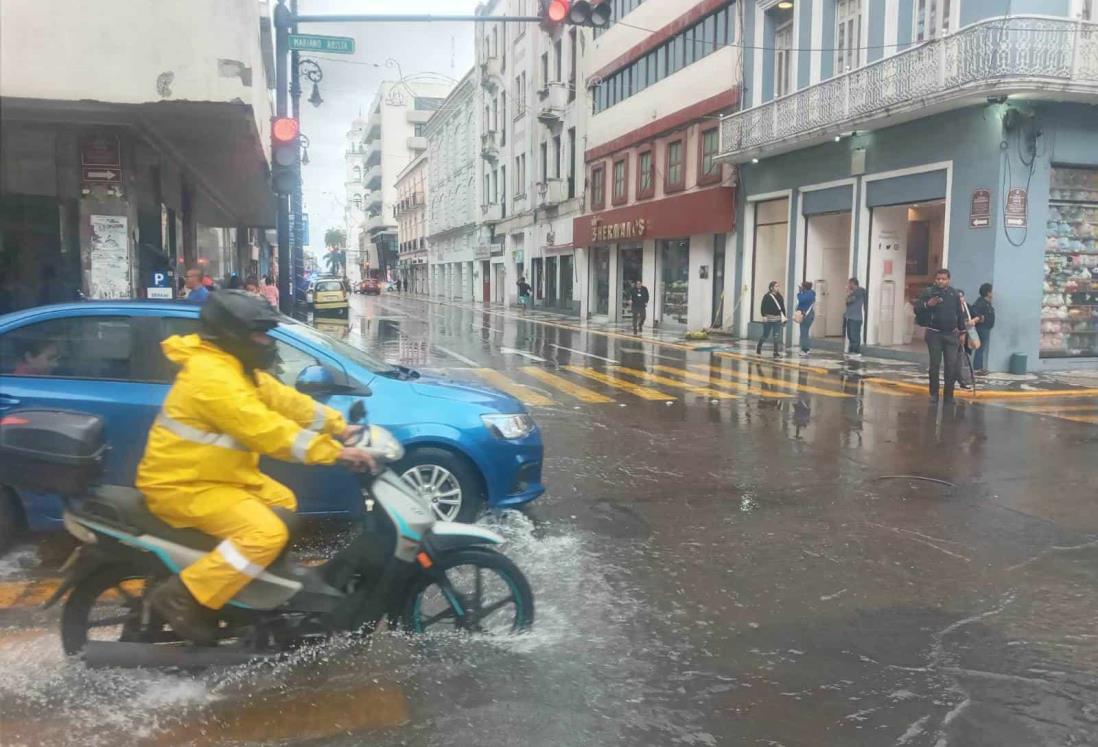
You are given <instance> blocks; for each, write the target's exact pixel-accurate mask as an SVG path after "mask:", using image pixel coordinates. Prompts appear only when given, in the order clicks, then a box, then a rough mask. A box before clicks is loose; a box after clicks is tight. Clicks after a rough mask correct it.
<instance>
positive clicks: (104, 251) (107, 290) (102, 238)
mask: <svg viewBox="0 0 1098 747" xmlns="http://www.w3.org/2000/svg"><path fill="white" fill-rule="evenodd" d="M127 234H128V231H127V220H126V216H124V215H93V216H91V251H90V252H89V256H88V259H89V265H90V267H89V268H88V277H89V281H88V290H89V291H90V297H91V298H99V299H112V298H129V297H130V287H131V282H130V248H129V240H128V238H127Z"/></svg>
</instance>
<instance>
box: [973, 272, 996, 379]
mask: <svg viewBox="0 0 1098 747" xmlns="http://www.w3.org/2000/svg"><path fill="white" fill-rule="evenodd" d="M970 311H971V312H972V321H974V322H975V323H976V332H977V333H978V334H979V335H980V347H978V348H976V355H975V356H973V361H972V367H973V368H975V369H976V373H978V374H980V375H981V376H983V375H984V374H986V373H987V346H988V343H989V342H990V341H991V328H992V327H994V326H995V307H994V306H992V305H991V283H984V284H983V285H981V286H980V297H979V298H978V299H976V303H974V304H972V306H971V307H970Z"/></svg>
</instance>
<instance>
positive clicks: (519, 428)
mask: <svg viewBox="0 0 1098 747" xmlns="http://www.w3.org/2000/svg"><path fill="white" fill-rule="evenodd" d="M480 419H481V420H483V421H484V425H485V426H486V427H487V428H488V430H490V431H492V433H493V434H494V435H495V436H497V437H499V438H507V439H514V438H524V437H526V436H529V435H530V434H531V433H532V432H533V430H534V428H535V427H536V426H535V425H534V419H533V418H532V417H530V416H529V415H481V416H480Z"/></svg>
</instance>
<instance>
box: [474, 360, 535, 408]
mask: <svg viewBox="0 0 1098 747" xmlns="http://www.w3.org/2000/svg"><path fill="white" fill-rule="evenodd" d="M472 370H473V373H475V374H476V375H477V376H479V377H480V378H482V379H484V380H485V381H487V382H488V383H489V384H491V385H492V386H494V387H495V388H496V389H500V390H502V391H505V392H507V393H508V394H510V395H513V396H515V397H517V398H518V399H519V401H520V402H522V403H523V404H525V405H534V406H539V405H540V406H544V405H551V404H553V400H551V399H549V398H548V397H546V396H545V395H544V394H541V393H539V392H536V391H534V390H533V389H531V388H530V387H528V386H526V385H525V384H519V383H517V382H515V381H512V380H511V379H509V378H507V377H506V376H504V375H503V374H501V373H500V372H499V371H497V370H495V369H494V368H474V369H472Z"/></svg>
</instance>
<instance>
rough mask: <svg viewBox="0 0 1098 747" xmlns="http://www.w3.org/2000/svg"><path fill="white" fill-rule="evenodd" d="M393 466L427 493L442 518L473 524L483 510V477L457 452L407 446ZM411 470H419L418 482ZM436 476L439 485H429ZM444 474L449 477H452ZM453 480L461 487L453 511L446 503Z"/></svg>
mask: <svg viewBox="0 0 1098 747" xmlns="http://www.w3.org/2000/svg"><path fill="white" fill-rule="evenodd" d="M436 468H437V472H436ZM394 469H395V471H396V473H397V474H398V475H400V476H401V477H403V478H404V480H405V482H407V483H408V484H409V485H410V486H412V487H414V488H417V489H422V490H424V491H425V492H426V495H425V497H426V498H427V499H428V500H430V501H431V502H432V506H433V507H435V513H436V514H437V515H438V516H439V518H441V519H444V520H446V521H460V522H465V523H472V522H474V521H476V519H477V517H478V516H480V513H481V511H483V510H484V504H485V495H484V493H485V490H484V480H483V479H481V475H480V472H479V471H478V470H477V468H476V467H475V466H474V465H473V464H472V463H471V462H470V461H469V460H468V459H466V458H465V457H464V456H461V455H460V454H456V453H454V452H452V451H450V450H448V449H441V448H438V447H437V446H420V447H417V448H412V449H409V450H408V453H407V454H406V455H405V456H404V459H402V460H400V462H399V464H397V465H396V466H395V467H394ZM413 471H416V472H418V477H419V480H418V484H417V480H416V479H415V476H413ZM435 475H437V477H438V478H439V480H437V481H438V482H440V484H438V485H433V486H432V485H431V484H430V483H431V482H432V476H435ZM446 475H449V476H452V478H453V480H452V481H451V480H450V479H449V478H447V477H446ZM453 482H456V483H457V485H458V487H459V489H460V490H461V494H460V496H458V497H459V499H460V503H459V504H458V505H457V510H456V511H454V510H452V507H450V508H447V503H446V501H448V500H451V499H452V498H453V496H450V495H448V493H450V492H451V491H452V490H453V487H452V483H453ZM432 488H434V490H433V491H432Z"/></svg>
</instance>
